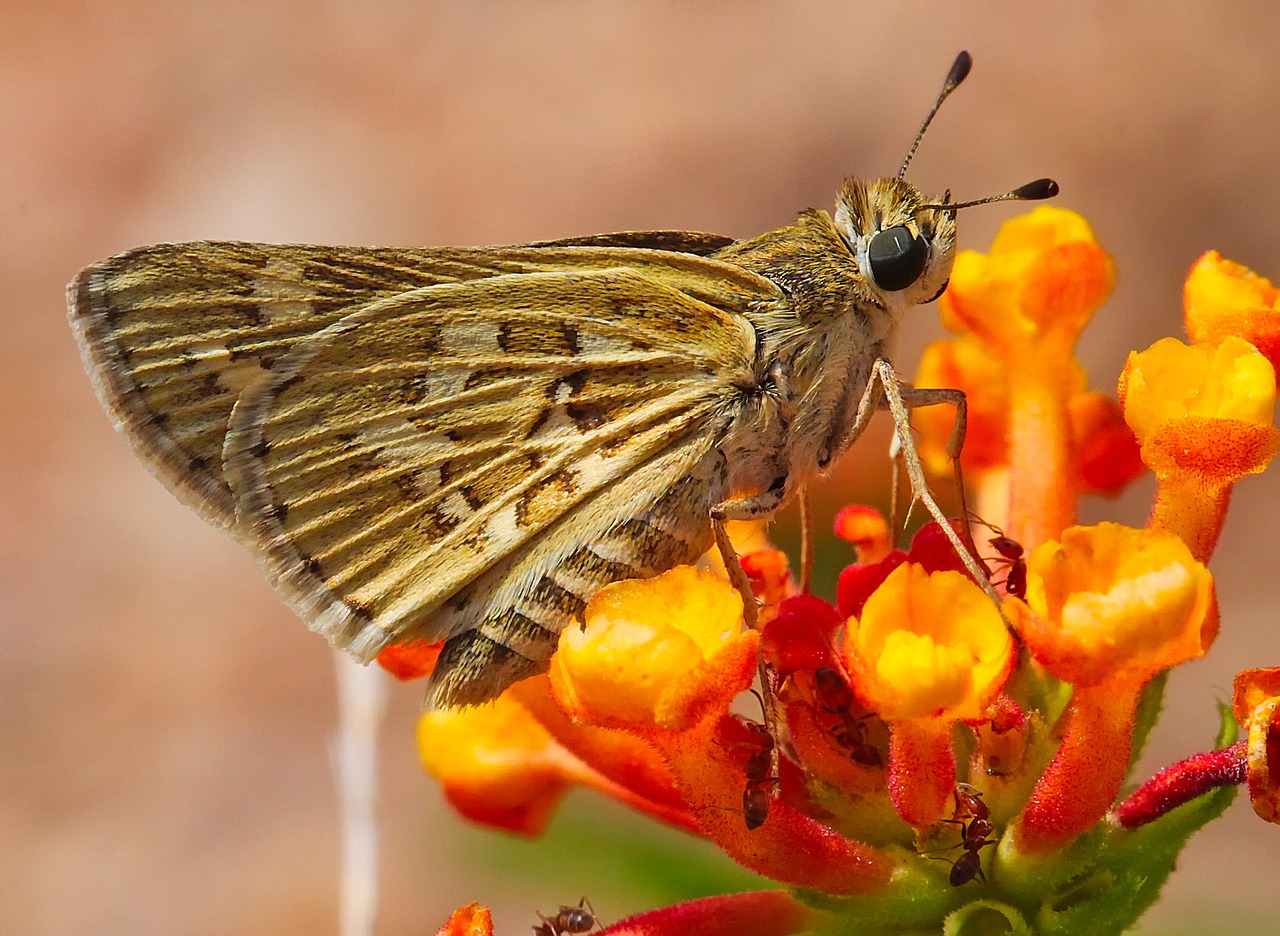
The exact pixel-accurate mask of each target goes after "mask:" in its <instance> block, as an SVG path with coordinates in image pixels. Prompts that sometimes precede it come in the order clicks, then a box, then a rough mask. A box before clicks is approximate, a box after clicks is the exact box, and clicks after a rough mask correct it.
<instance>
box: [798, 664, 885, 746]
mask: <svg viewBox="0 0 1280 936" xmlns="http://www.w3.org/2000/svg"><path fill="white" fill-rule="evenodd" d="M813 677H814V685H815V687H816V689H817V696H818V704H819V705H821V706H822V710H823V711H824V712H827V713H828V714H830V715H835V716H837V717H838V718H839V719H840V721H839V722H837V723H836V725H835V726H834V727H833V728H832V729H831V730H832V731H833V732H834V734H835V739H836V743H837V744H839V745H840V746H841V747H842V748H845V749H846V750H848V752H849V757H850V758H852V759H853V761H854V762H855V763H858V764H861V765H862V766H863V767H879V766H880V765H881V764H882V763H883V759H882V758H881V757H880V750H879V748H877V747H876V746H875V745H874V744H872V743H870V741H869V740H868V739H867V726H866V724H865V723H864V722H863V721H862V719H860V718H856V717H855V716H854V715H853V713H852V712H851V711H850V709H852V708H853V703H854V698H853V690H852V689H850V688H849V684H848V682H846V681H845V679H844V677H843V676H841V675H840V674H839V673H838V672H836V671H835V670H834V669H831V668H830V667H828V666H823V667H821V668H819V669H818V670H816V671H815V672H814V674H813Z"/></svg>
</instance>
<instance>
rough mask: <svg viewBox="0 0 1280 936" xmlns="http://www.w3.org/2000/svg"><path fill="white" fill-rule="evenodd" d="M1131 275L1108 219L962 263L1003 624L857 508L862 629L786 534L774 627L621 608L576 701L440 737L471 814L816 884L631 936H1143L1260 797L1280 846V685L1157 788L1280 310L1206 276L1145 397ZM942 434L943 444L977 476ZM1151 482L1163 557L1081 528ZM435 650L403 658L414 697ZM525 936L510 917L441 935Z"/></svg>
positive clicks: (430, 751) (947, 363) (665, 913)
mask: <svg viewBox="0 0 1280 936" xmlns="http://www.w3.org/2000/svg"><path fill="white" fill-rule="evenodd" d="M1114 275H1115V273H1114V268H1113V264H1112V262H1111V259H1110V258H1109V257H1108V256H1107V254H1106V253H1105V251H1103V250H1102V248H1101V247H1100V246H1099V245H1098V244H1097V242H1096V239H1095V238H1094V235H1093V233H1092V231H1091V230H1090V228H1089V226H1088V224H1087V223H1086V222H1085V221H1084V220H1083V219H1082V218H1080V217H1079V216H1078V215H1075V214H1073V213H1071V212H1068V211H1062V210H1057V209H1049V208H1039V209H1037V210H1035V211H1032V212H1030V213H1028V214H1026V215H1023V216H1021V217H1019V218H1015V219H1013V220H1012V221H1010V222H1009V223H1007V224H1006V225H1005V226H1004V228H1003V229H1002V230H1001V232H1000V234H999V235H998V236H997V238H996V241H995V244H994V245H993V247H992V250H991V252H990V254H987V255H980V254H975V253H964V254H961V255H960V256H959V257H957V259H956V263H955V269H954V272H953V275H952V278H951V284H950V288H949V289H948V291H947V292H946V293H945V294H944V296H943V298H942V301H941V308H942V313H943V318H944V322H945V323H946V324H947V325H948V327H950V328H951V329H952V330H953V331H954V332H955V337H953V338H951V339H949V340H948V341H946V342H939V343H937V344H935V345H934V346H932V347H931V348H930V349H928V351H927V352H926V355H925V362H924V365H923V367H922V370H921V374H920V375H918V377H917V380H916V381H915V383H916V385H917V386H958V387H960V388H962V389H964V390H965V391H966V393H967V394H968V398H969V403H970V409H969V414H970V422H969V435H968V441H967V444H966V448H965V450H964V454H963V457H962V465H963V467H964V468H965V470H966V473H967V481H968V482H969V483H970V484H972V485H973V493H974V494H975V496H974V497H973V498H972V499H971V502H972V503H975V504H976V506H977V511H976V512H977V514H978V515H979V516H980V518H981V520H980V521H977V520H975V521H974V522H973V533H974V537H973V538H974V539H975V540H976V541H977V542H978V544H979V553H980V556H979V558H980V559H981V560H982V561H983V562H984V563H985V568H986V569H987V570H989V572H990V582H989V583H984V584H989V585H992V586H995V588H996V589H997V590H998V593H999V594H1000V595H1001V596H1002V599H1003V600H1002V602H1001V603H1000V605H999V606H997V605H996V604H994V603H993V601H992V600H991V598H990V597H989V593H990V589H987V590H984V589H983V588H981V587H980V586H979V583H978V582H977V581H975V580H974V579H973V578H972V577H971V573H970V572H968V571H966V569H965V565H964V564H963V563H961V562H960V560H959V557H958V556H957V555H956V554H955V552H954V551H953V550H952V548H951V546H950V544H949V541H948V539H947V537H945V536H943V535H942V533H943V531H942V529H941V528H939V527H938V526H937V525H936V524H929V525H926V526H925V527H923V528H922V529H921V530H920V531H918V533H917V534H916V536H915V538H914V539H913V540H912V541H911V544H910V546H909V548H907V549H905V550H903V549H897V548H895V539H896V537H897V532H896V531H895V530H894V529H892V528H891V526H890V525H889V524H888V523H886V521H885V519H884V517H883V516H882V515H881V514H880V513H879V512H878V511H876V510H874V509H873V508H870V507H866V506H861V505H853V506H851V507H849V508H846V509H845V510H844V511H841V513H840V514H839V516H838V517H837V520H836V531H837V534H838V535H839V536H840V537H841V538H842V539H844V540H846V541H847V542H848V543H849V544H852V546H853V549H854V550H855V551H856V561H853V562H849V563H848V564H847V565H846V567H845V569H844V570H843V571H842V572H841V574H840V577H839V581H838V584H837V587H836V591H835V595H834V600H833V601H829V600H826V599H824V598H823V597H821V596H819V595H815V594H801V593H798V587H797V579H796V577H795V576H793V575H792V574H791V571H790V569H789V568H788V563H787V560H786V557H785V555H784V554H782V553H781V552H779V551H777V550H775V549H773V548H772V547H770V546H768V544H767V543H765V542H764V541H762V540H761V539H760V538H759V537H760V534H759V532H758V531H753V536H755V537H756V540H755V541H754V542H753V544H752V546H751V547H749V548H748V549H746V550H745V552H746V555H745V556H744V557H743V567H744V569H745V570H746V571H747V573H748V575H749V576H750V577H751V579H752V584H753V588H754V591H755V599H756V600H757V602H758V603H759V605H760V608H761V613H760V615H759V620H760V626H759V629H758V630H745V629H744V627H743V624H742V617H743V615H742V598H741V596H740V595H739V593H738V592H737V591H736V590H735V589H734V588H732V587H731V586H730V585H729V584H728V582H727V581H726V580H725V579H724V577H723V575H722V574H720V572H721V571H722V567H720V568H719V569H718V568H717V567H716V566H715V565H714V563H713V562H711V561H708V562H707V563H706V568H700V569H694V568H677V569H673V570H671V571H670V572H667V573H665V574H663V575H659V576H657V577H655V578H653V579H649V580H644V581H628V582H619V583H615V584H613V585H610V586H607V587H606V588H604V589H602V590H601V591H600V592H599V593H597V594H596V596H595V597H594V598H593V599H592V600H591V601H590V602H589V603H588V605H587V608H586V611H585V613H584V615H583V620H582V622H581V625H580V626H571V627H569V628H568V629H566V630H565V631H564V632H563V633H562V635H561V639H560V645H559V649H558V651H557V653H556V655H555V657H554V658H553V660H552V664H551V670H550V673H549V675H547V676H539V677H534V678H533V679H530V680H526V681H525V682H523V683H520V684H518V685H517V686H514V687H512V689H510V690H508V692H507V693H506V694H505V695H504V696H503V697H502V698H501V699H499V700H498V701H497V703H495V704H494V705H493V706H491V707H486V708H481V709H474V710H465V711H462V712H448V713H428V714H426V715H424V716H423V719H422V722H421V724H420V727H419V745H420V747H421V750H422V752H423V760H424V763H425V764H426V765H427V767H428V769H429V770H430V771H432V772H433V773H435V774H436V775H437V776H439V777H440V779H441V781H442V783H443V784H444V788H445V791H446V794H447V796H448V797H449V799H450V801H451V802H452V803H453V804H454V805H455V806H456V807H457V808H458V809H459V810H460V811H461V812H463V814H464V815H467V816H469V817H470V818H473V819H476V820H478V821H481V822H484V823H487V824H490V825H494V826H497V827H501V828H506V829H509V830H512V831H516V832H520V833H523V834H536V833H537V832H538V831H540V830H541V828H542V827H543V826H544V825H545V823H546V821H547V818H548V817H549V816H550V815H551V813H552V811H553V810H554V809H555V807H556V804H557V802H558V800H559V798H560V796H561V794H562V793H563V791H564V790H565V789H567V788H568V787H569V786H571V785H584V786H588V787H591V788H593V789H596V790H598V791H601V792H603V793H605V794H606V795H610V796H613V797H615V798H618V799H620V800H622V801H624V802H626V803H628V804H630V805H631V806H632V807H634V808H636V809H639V810H641V811H643V812H645V813H647V814H648V815H650V816H652V817H654V818H656V819H658V820H660V821H664V822H666V823H668V824H671V825H673V826H675V827H677V828H680V829H683V830H685V831H687V832H688V833H690V834H692V835H696V836H700V837H702V838H704V839H707V840H709V841H711V842H713V843H715V844H716V845H718V846H719V847H720V848H721V849H723V850H724V851H725V852H726V853H727V854H728V855H729V856H730V857H731V858H733V859H734V860H735V861H737V862H739V863H740V864H742V865H743V866H745V867H747V868H750V869H751V870H753V871H756V872H758V873H759V874H762V875H764V876H766V877H768V878H771V879H772V880H774V881H776V882H778V884H779V885H781V887H782V889H779V890H763V891H756V892H749V893H741V894H726V895H719V896H714V897H707V898H704V899H702V900H694V901H689V902H687V903H683V904H678V905H676V906H673V907H666V908H660V909H655V910H653V911H650V912H648V913H644V914H641V915H639V916H636V917H632V918H630V919H628V920H623V921H620V922H615V923H612V924H610V925H605V926H603V928H602V929H600V930H599V931H600V932H603V933H606V934H652V936H660V934H671V936H675V934H682V936H683V934H687V933H699V934H704V936H717V934H725V936H729V934H733V936H742V934H747V936H784V934H790V933H799V932H833V933H834V932H853V931H856V932H859V933H901V932H948V933H960V932H1019V933H1064V934H1065V933H1085V932H1087V933H1090V934H1106V933H1119V932H1121V931H1123V930H1124V929H1126V928H1128V927H1129V926H1130V925H1131V924H1132V923H1133V922H1134V921H1135V920H1136V919H1137V918H1138V916H1139V915H1140V914H1141V912H1142V911H1143V910H1144V909H1145V908H1146V907H1147V906H1149V905H1150V903H1151V902H1152V901H1153V900H1154V899H1155V897H1156V895H1157V894H1158V892H1159V889H1160V887H1161V885H1162V884H1163V882H1164V880H1165V878H1167V876H1168V875H1169V874H1170V873H1171V871H1172V869H1173V865H1174V861H1175V859H1176V857H1177V855H1178V852H1179V850H1180V849H1181V848H1182V846H1183V844H1184V843H1185V841H1186V839H1187V838H1188V837H1189V836H1190V835H1191V834H1192V832H1194V831H1195V829H1197V828H1198V827H1199V826H1201V825H1203V824H1204V823H1205V822H1208V821H1209V820H1211V819H1212V818H1214V817H1215V816H1217V815H1218V814H1219V813H1220V812H1221V811H1222V810H1223V809H1224V808H1225V807H1226V805H1227V803H1228V802H1229V801H1230V799H1231V797H1232V795H1233V794H1234V792H1235V790H1236V788H1237V787H1240V786H1245V787H1247V789H1248V791H1249V795H1250V800H1251V802H1252V804H1253V807H1254V811H1255V812H1256V813H1257V814H1258V816H1259V817H1261V818H1262V819H1264V820H1267V821H1268V822H1272V823H1274V822H1277V821H1280V666H1275V665H1274V664H1276V663H1277V662H1280V661H1275V660H1271V661H1266V660H1263V661H1259V662H1260V667H1259V668H1257V669H1252V670H1248V671H1246V672H1244V673H1242V674H1241V675H1240V676H1239V678H1238V679H1237V681H1236V688H1235V697H1234V700H1233V706H1232V708H1231V713H1230V716H1229V717H1225V718H1224V722H1223V726H1222V729H1221V731H1220V733H1219V737H1218V739H1217V740H1216V741H1215V743H1214V744H1213V746H1212V747H1211V748H1209V749H1207V750H1204V751H1200V752H1196V753H1191V754H1189V756H1188V757H1186V758H1185V759H1184V760H1182V761H1180V762H1178V763H1176V764H1172V765H1170V766H1169V767H1168V768H1166V769H1165V770H1163V771H1161V772H1159V773H1158V774H1157V775H1156V776H1155V777H1152V778H1150V779H1149V780H1147V781H1146V782H1137V781H1138V779H1139V778H1134V777H1133V776H1132V775H1131V759H1132V758H1131V755H1132V752H1133V751H1134V750H1136V749H1137V747H1138V746H1139V745H1141V743H1142V742H1143V740H1144V739H1145V735H1146V733H1147V732H1148V731H1149V730H1150V728H1151V725H1152V723H1153V721H1154V718H1155V713H1156V712H1157V711H1158V710H1159V706H1160V695H1161V693H1162V691H1163V687H1164V682H1165V676H1166V674H1167V673H1168V671H1169V670H1170V669H1171V668H1172V667H1175V666H1178V665H1181V664H1182V663H1185V662H1188V661H1190V660H1194V659H1197V658H1199V657H1201V656H1203V655H1204V654H1205V653H1206V652H1208V651H1209V650H1210V648H1211V646H1212V644H1213V642H1214V638H1215V636H1216V635H1217V633H1218V628H1219V626H1220V617H1219V609H1218V605H1217V600H1216V597H1215V591H1214V586H1213V578H1212V575H1211V573H1210V571H1209V569H1208V568H1207V565H1206V564H1207V563H1208V562H1209V560H1210V558H1211V555H1212V551H1213V546H1214V544H1215V543H1216V542H1217V538H1218V535H1219V532H1220V531H1221V528H1222V523H1223V521H1224V519H1225V515H1226V511H1227V507H1228V503H1229V494H1230V491H1231V488H1232V485H1234V484H1235V483H1236V482H1238V481H1239V480H1240V479H1241V478H1243V477H1245V476H1246V475H1248V474H1251V473H1255V472H1257V471H1261V470H1263V469H1264V468H1265V467H1266V465H1267V464H1268V463H1269V461H1270V460H1271V458H1272V457H1273V456H1274V454H1275V452H1276V450H1277V448H1280V433H1277V431H1276V430H1275V429H1274V428H1273V426H1272V417H1273V409H1274V404H1275V372H1274V364H1275V359H1276V353H1277V348H1280V337H1277V336H1280V329H1278V328H1277V326H1276V324H1275V323H1276V318H1277V315H1280V313H1277V308H1278V302H1277V293H1276V290H1275V289H1274V287H1272V286H1271V284H1270V283H1269V282H1268V281H1266V280H1265V279H1263V278H1261V277H1259V276H1256V275H1255V274H1253V273H1251V272H1249V271H1248V270H1245V269H1244V268H1243V267H1239V266H1238V265H1235V264H1233V263H1231V262H1230V261H1227V260H1223V259H1222V258H1221V257H1219V256H1218V255H1217V254H1208V255H1206V256H1205V257H1204V258H1202V259H1201V261H1200V262H1199V263H1198V264H1197V265H1196V267H1195V268H1194V269H1193V271H1192V274H1191V276H1190V278H1189V279H1188V282H1187V288H1186V317H1187V330H1188V333H1189V334H1190V336H1191V338H1192V343H1191V344H1184V343H1182V342H1180V341H1177V340H1174V339H1164V340H1162V341H1160V342H1157V343H1156V344H1155V345H1153V346H1152V347H1151V348H1149V349H1147V350H1146V351H1142V352H1135V353H1134V354H1133V355H1131V356H1130V358H1129V362H1128V364H1127V365H1126V366H1125V370H1124V373H1123V375H1121V378H1120V386H1119V400H1117V399H1115V398H1113V397H1112V396H1110V395H1108V394H1105V393H1103V392H1100V391H1098V390H1092V389H1090V388H1089V383H1088V378H1087V375H1086V374H1085V372H1084V369H1083V368H1082V367H1081V366H1080V363H1079V362H1078V361H1077V360H1076V358H1075V355H1074V345H1075V342H1076V340H1077V338H1078V336H1079V334H1080V331H1081V330H1082V329H1083V328H1084V327H1085V325H1086V324H1087V323H1088V321H1089V319H1090V317H1091V316H1092V315H1093V314H1094V312H1095V311H1096V310H1097V309H1098V308H1099V307H1100V306H1101V304H1102V303H1103V302H1104V300H1105V299H1106V298H1107V296H1108V294H1109V292H1110V289H1111V285H1112V282H1113V280H1114ZM941 409H942V408H941V407H937V408H933V409H930V410H924V411H922V412H920V413H919V414H917V417H918V418H917V422H916V425H917V429H918V430H919V431H920V434H921V435H920V447H921V451H922V453H923V454H924V456H925V460H926V462H927V463H928V464H930V465H932V466H933V467H934V468H936V469H937V470H938V471H939V472H940V473H942V474H945V475H948V476H949V473H950V465H949V464H947V462H946V459H945V458H944V457H943V454H944V453H945V447H946V444H947V441H948V438H949V436H950V433H951V421H950V420H951V417H950V416H949V415H948V414H944V413H941V412H937V411H940V410H941ZM1146 469H1151V470H1152V471H1153V472H1154V473H1155V475H1156V478H1157V494H1156V500H1155V504H1154V506H1153V512H1152V517H1151V520H1150V522H1149V523H1148V525H1147V526H1146V527H1145V528H1133V527H1127V526H1121V525H1119V524H1115V523H1109V522H1102V523H1098V524H1095V525H1091V526H1080V525H1078V524H1077V516H1078V506H1079V500H1080V497H1081V495H1082V494H1085V493H1101V494H1114V493H1116V492H1118V491H1119V490H1121V489H1122V488H1123V487H1124V486H1125V485H1126V484H1127V483H1128V482H1129V481H1131V480H1133V479H1134V478H1135V477H1137V476H1138V475H1139V474H1140V473H1141V472H1142V471H1144V470H1146ZM969 520H970V518H957V520H956V521H955V522H956V523H957V524H961V523H965V522H969ZM841 548H846V549H847V548H848V547H847V546H845V547H841ZM1221 626H1224V627H1230V626H1231V619H1230V615H1229V614H1227V615H1226V616H1225V618H1223V619H1222V620H1221ZM429 654H430V651H429V649H428V648H424V649H422V650H421V651H420V652H419V654H418V655H417V656H413V655H410V656H408V657H403V656H401V657H397V658H396V659H387V660H385V661H384V663H386V664H387V665H388V666H395V667H397V669H398V672H399V673H400V675H402V676H408V675H412V674H413V673H414V672H416V671H418V670H420V669H425V668H427V667H429V666H430V656H429ZM1267 664H1272V665H1271V668H1266V667H1267ZM758 674H759V675H760V676H762V680H763V681H762V682H761V683H758V684H757V685H756V688H755V690H753V688H752V687H753V681H754V680H756V679H757V675H758ZM751 691H756V692H758V698H757V699H752V697H751V695H750V694H749V693H750V692H751ZM742 712H751V713H752V714H751V715H744V714H741V713H742ZM756 713H758V714H756ZM1238 732H1243V733H1244V737H1243V738H1242V739H1239V740H1237V737H1236V735H1237V733H1238ZM1126 791H1128V792H1126ZM601 902H603V901H601ZM549 904H554V901H549ZM596 922H599V921H598V920H597V921H596ZM543 925H544V926H545V925H548V924H543ZM491 932H492V924H491V923H490V922H489V920H488V917H487V914H486V913H485V912H484V911H483V908H480V907H477V906H469V907H464V908H462V909H461V910H459V911H458V913H457V914H455V915H454V918H453V919H452V920H450V921H449V923H447V924H446V925H445V927H444V928H443V929H442V930H441V933H445V934H451V936H462V934H467V936H472V934H475V936H487V934H489V933H491ZM539 932H542V931H541V930H540V931H539Z"/></svg>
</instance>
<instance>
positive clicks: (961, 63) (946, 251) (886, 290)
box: [835, 52, 1058, 313]
mask: <svg viewBox="0 0 1280 936" xmlns="http://www.w3.org/2000/svg"><path fill="white" fill-rule="evenodd" d="M972 66H973V59H972V58H971V57H970V56H969V53H968V52H961V53H960V54H959V55H958V56H956V60H955V62H953V63H952V65H951V70H950V71H949V72H947V77H946V80H945V81H944V82H943V84H942V90H941V91H940V92H938V98H937V100H936V101H934V103H933V108H932V109H931V110H930V111H929V115H928V116H927V117H925V119H924V124H923V125H922V126H921V127H920V130H919V132H918V133H916V137H915V140H914V141H913V142H912V143H911V148H910V149H909V150H907V155H906V158H905V159H903V161H902V167H901V168H900V169H899V170H898V174H897V175H896V176H894V177H892V178H885V179H874V180H872V181H869V182H867V181H863V180H860V179H849V180H847V181H846V182H845V184H844V187H843V188H842V189H841V190H840V195H839V196H838V197H837V198H836V215H835V222H836V227H837V229H839V231H840V234H841V236H842V237H844V239H845V241H846V242H847V243H848V245H849V249H850V250H851V251H852V252H853V256H854V259H855V260H856V261H857V264H858V269H859V271H861V272H862V274H863V275H864V276H865V277H866V279H867V285H868V286H869V287H871V288H872V289H873V290H874V292H875V294H876V300H877V301H878V303H879V304H880V306H881V308H884V309H887V310H889V311H891V312H894V313H901V312H902V311H904V310H906V309H908V308H910V307H911V306H913V305H918V304H919V303H922V302H932V301H933V300H934V299H937V298H938V296H940V295H942V291H943V290H944V289H946V288H947V280H948V278H949V277H950V276H951V264H952V263H953V261H954V260H955V251H956V211H958V210H959V209H961V208H970V207H972V206H974V205H986V204H989V203H991V202H997V201H1010V200H1015V201H1036V200H1038V199H1042V198H1052V197H1053V196H1054V195H1057V194H1058V183H1056V182H1054V181H1053V180H1052V179H1037V180H1036V181H1035V182H1029V183H1028V184H1026V185H1023V186H1021V187H1019V188H1016V189H1014V190H1013V191H1012V192H1005V193H1004V194H1003V195H994V196H992V197H989V198H979V199H977V200H975V201H969V202H962V203H960V204H956V203H953V202H952V201H951V193H950V192H947V193H946V194H945V195H943V196H942V198H941V199H926V198H925V197H924V196H923V195H921V194H920V190H919V189H917V188H916V187H915V186H914V185H912V184H911V183H910V182H908V181H906V179H905V178H903V177H904V176H905V175H906V173H907V167H908V166H910V165H911V158H912V157H913V156H914V155H915V152H916V147H918V146H919V145H920V141H921V139H923V138H924V132H925V131H926V130H928V129H929V124H930V123H932V122H933V118H934V116H935V115H936V114H937V113H938V108H940V107H941V106H942V102H943V101H945V100H946V99H947V97H948V96H949V95H950V94H951V92H952V91H954V90H955V89H956V88H958V87H959V86H960V83H961V82H962V81H964V79H965V78H966V77H967V76H968V74H969V69H970V68H971V67H972Z"/></svg>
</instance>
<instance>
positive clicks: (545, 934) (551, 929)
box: [533, 897, 599, 936]
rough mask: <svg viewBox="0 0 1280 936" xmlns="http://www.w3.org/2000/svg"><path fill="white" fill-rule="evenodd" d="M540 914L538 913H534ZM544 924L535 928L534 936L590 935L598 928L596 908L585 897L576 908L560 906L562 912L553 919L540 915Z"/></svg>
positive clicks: (539, 917)
mask: <svg viewBox="0 0 1280 936" xmlns="http://www.w3.org/2000/svg"><path fill="white" fill-rule="evenodd" d="M534 912H535V913H538V911H536V910H535V911H534ZM538 919H539V920H541V921H542V922H541V923H539V924H538V925H537V926H535V927H534V928H533V936H568V934H576V933H589V932H591V931H592V930H593V929H595V928H596V926H597V925H598V923H599V921H598V920H597V919H596V911H595V907H593V906H591V901H589V900H587V898H586V897H583V898H582V899H581V900H579V901H578V905H577V906H576V907H566V906H564V905H563V904H562V905H561V906H560V912H559V913H557V914H556V915H555V916H553V917H550V918H548V917H545V916H543V915H542V914H541V913H538Z"/></svg>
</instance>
